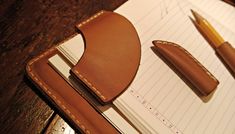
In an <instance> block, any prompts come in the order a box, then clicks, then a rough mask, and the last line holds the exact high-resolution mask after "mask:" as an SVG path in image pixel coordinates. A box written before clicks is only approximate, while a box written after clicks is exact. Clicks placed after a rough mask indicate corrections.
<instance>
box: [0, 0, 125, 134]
mask: <svg viewBox="0 0 235 134" xmlns="http://www.w3.org/2000/svg"><path fill="white" fill-rule="evenodd" d="M125 1H126V0H112V1H109V0H95V1H91V0H57V1H56V0H0V112H1V116H0V127H1V128H0V134H2V133H41V132H45V129H47V126H50V128H51V125H50V124H51V123H52V122H55V121H53V120H54V118H55V117H56V120H58V116H57V114H56V112H54V110H53V109H51V108H50V107H49V106H48V105H47V103H46V101H45V99H44V98H43V96H41V95H40V94H39V93H38V91H37V89H36V87H34V86H33V84H32V83H31V82H30V81H29V80H28V79H27V77H26V73H25V65H26V63H27V62H28V61H29V60H30V59H32V58H33V57H35V56H36V55H38V54H39V53H42V52H43V51H45V50H46V49H48V48H50V47H52V46H53V45H55V44H56V43H58V42H60V41H62V40H64V39H65V38H67V37H69V36H71V35H72V34H74V33H75V27H74V26H75V24H77V23H79V22H81V21H82V20H84V19H86V18H88V17H89V16H91V15H92V14H94V13H96V12H98V11H99V10H101V9H105V10H114V9H115V8H117V7H118V6H120V5H121V4H122V3H124V2H125Z"/></svg>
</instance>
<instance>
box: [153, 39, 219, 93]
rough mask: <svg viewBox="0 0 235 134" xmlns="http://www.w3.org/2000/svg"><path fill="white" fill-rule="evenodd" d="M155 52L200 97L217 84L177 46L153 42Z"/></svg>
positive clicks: (192, 58) (206, 71) (210, 75)
mask: <svg viewBox="0 0 235 134" xmlns="http://www.w3.org/2000/svg"><path fill="white" fill-rule="evenodd" d="M153 44H154V45H155V48H156V50H157V51H158V52H159V53H160V54H161V55H162V56H163V57H164V58H165V59H166V60H167V61H169V62H170V63H171V64H172V65H174V67H175V68H176V69H177V70H178V71H179V72H180V73H182V75H183V76H184V77H185V78H187V79H188V81H190V82H191V84H192V85H193V86H195V87H196V88H197V89H198V90H199V91H200V93H201V94H202V95H209V94H210V93H211V92H212V91H213V90H215V89H216V87H217V85H218V84H219V82H218V80H217V79H216V78H215V77H214V76H213V75H212V74H211V73H210V72H209V71H208V70H207V69H206V68H204V67H203V66H202V65H201V64H200V63H199V62H198V61H197V60H196V59H195V58H194V57H193V56H192V55H191V54H190V53H189V52H187V51H186V50H185V49H184V48H182V47H180V46H179V45H177V44H175V43H171V42H166V41H154V42H153Z"/></svg>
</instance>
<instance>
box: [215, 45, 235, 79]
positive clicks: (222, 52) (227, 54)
mask: <svg viewBox="0 0 235 134" xmlns="http://www.w3.org/2000/svg"><path fill="white" fill-rule="evenodd" d="M216 54H217V55H218V56H219V57H220V58H221V59H222V61H223V62H224V64H226V66H227V67H228V68H229V69H230V71H231V73H232V75H233V76H235V49H234V48H233V47H232V45H231V44H229V43H228V42H224V43H223V44H222V45H220V46H219V47H218V48H216Z"/></svg>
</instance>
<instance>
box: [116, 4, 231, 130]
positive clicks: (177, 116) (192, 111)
mask: <svg viewBox="0 0 235 134" xmlns="http://www.w3.org/2000/svg"><path fill="white" fill-rule="evenodd" d="M155 3H157V4H154V3H151V8H148V9H145V10H147V11H145V12H144V13H145V14H144V13H142V14H141V15H140V14H139V16H138V18H134V17H133V18H131V21H132V22H133V24H134V25H135V27H136V28H137V31H138V34H139V36H140V40H141V44H142V47H141V51H142V56H141V64H140V67H139V70H138V72H137V76H136V78H135V79H134V81H133V83H132V84H131V86H130V87H129V88H128V90H127V91H126V92H125V93H124V94H123V95H121V96H120V97H119V98H117V100H115V101H114V104H115V105H116V106H117V107H118V108H119V109H121V111H123V112H124V113H125V114H126V115H127V117H128V118H129V119H130V120H132V121H133V122H135V123H136V125H137V126H138V127H139V128H142V129H141V131H142V132H144V133H148V132H150V133H157V132H159V133H195V134H197V133H208V134H211V133H218V134H221V133H235V127H234V125H232V124H234V123H235V90H234V89H235V81H234V78H233V77H232V76H231V74H230V73H229V72H228V71H227V69H226V68H225V66H224V65H223V64H222V63H221V61H220V60H219V59H218V58H217V57H216V55H215V52H214V50H213V49H212V48H211V47H210V45H209V44H208V43H207V42H206V41H205V39H204V38H203V37H202V36H201V34H200V33H199V32H198V31H197V30H196V28H195V26H194V25H193V24H192V22H191V21H190V19H189V17H188V16H191V13H190V9H193V10H195V11H196V12H199V13H200V14H201V15H203V16H204V17H205V18H207V19H208V20H209V21H210V22H211V23H212V25H213V26H214V27H215V28H216V29H217V31H218V32H219V33H220V34H221V35H222V36H223V37H224V38H225V39H226V40H227V41H229V42H230V43H231V44H235V38H234V36H235V34H234V33H233V31H232V30H228V29H227V26H222V25H221V22H218V21H217V19H216V18H213V17H214V16H210V15H209V14H207V13H206V12H205V10H201V9H198V8H197V6H193V5H192V3H191V2H188V1H179V0H165V1H156V2H155ZM126 10H129V12H130V14H131V13H132V11H131V9H126ZM134 11H136V9H135V10H134V9H133V12H134ZM122 13H123V15H124V16H125V12H122ZM214 14H216V13H214ZM127 15H128V13H127ZM128 16H131V15H128ZM156 39H157V40H167V41H171V42H175V43H177V44H180V45H181V46H183V47H184V48H185V49H186V50H188V51H189V52H190V53H191V54H192V55H193V56H194V57H195V58H197V59H198V61H200V62H201V63H202V64H203V65H204V66H205V67H206V68H207V69H208V70H209V71H210V72H211V73H212V74H213V75H214V76H215V77H216V78H217V79H218V80H219V81H220V84H219V86H218V88H217V90H216V92H215V93H214V95H213V96H212V97H211V99H210V100H209V101H208V102H207V103H205V102H203V101H202V99H200V98H199V97H198V96H197V95H196V94H195V93H194V92H193V91H192V90H191V89H190V88H189V87H188V86H187V85H186V84H185V83H184V82H183V81H182V80H181V79H180V78H179V77H178V76H177V75H176V74H175V73H174V72H173V71H172V70H171V69H170V68H169V67H168V66H167V65H166V64H165V63H164V62H163V61H162V60H161V59H160V58H159V57H158V56H156V54H155V53H154V52H153V51H152V50H151V48H150V47H151V46H153V45H152V41H153V40H156ZM133 115H134V116H133Z"/></svg>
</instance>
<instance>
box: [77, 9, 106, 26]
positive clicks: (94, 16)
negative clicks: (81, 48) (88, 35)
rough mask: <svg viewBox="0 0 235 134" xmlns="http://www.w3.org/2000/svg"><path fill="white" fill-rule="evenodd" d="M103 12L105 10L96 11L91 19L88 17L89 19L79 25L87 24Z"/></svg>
mask: <svg viewBox="0 0 235 134" xmlns="http://www.w3.org/2000/svg"><path fill="white" fill-rule="evenodd" d="M103 13H104V11H100V12H98V13H96V14H95V15H93V16H91V17H90V18H89V19H87V20H85V21H83V22H81V23H79V24H78V25H77V27H79V28H80V27H82V26H84V25H86V24H87V23H88V22H90V21H92V20H93V19H95V18H97V17H98V16H100V15H101V14H103Z"/></svg>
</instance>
